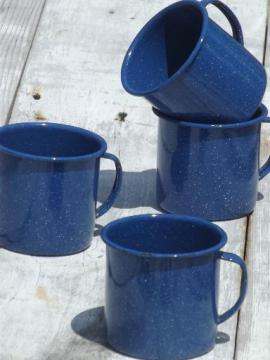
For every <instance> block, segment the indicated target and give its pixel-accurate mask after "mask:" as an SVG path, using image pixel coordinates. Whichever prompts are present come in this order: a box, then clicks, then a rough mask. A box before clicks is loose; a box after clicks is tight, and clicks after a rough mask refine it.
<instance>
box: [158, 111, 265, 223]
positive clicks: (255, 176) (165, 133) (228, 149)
mask: <svg viewBox="0 0 270 360" xmlns="http://www.w3.org/2000/svg"><path fill="white" fill-rule="evenodd" d="M153 110H154V113H155V114H156V115H157V116H158V117H159V121H158V153H157V188H156V195H157V203H158V205H159V207H160V208H161V209H162V210H163V211H166V212H169V213H176V214H186V215H192V216H199V217H203V218H205V219H208V220H212V221H218V220H231V219H236V218H240V217H243V216H247V215H249V214H250V213H251V212H253V210H254V207H255V205H256V200H257V189H258V181H259V180H261V179H263V178H264V177H265V176H266V175H267V174H269V172H270V158H269V159H268V161H267V162H266V164H265V165H264V166H263V167H261V168H259V160H260V136H261V123H263V122H266V123H269V122H270V120H269V118H267V113H268V112H267V109H266V107H265V106H264V105H261V106H260V107H259V109H258V111H257V113H256V114H255V115H254V117H253V118H252V119H251V120H248V121H242V122H239V123H226V124H222V125H221V124H213V123H212V122H209V121H207V119H205V118H202V119H201V121H197V122H194V121H193V122H191V121H185V119H184V117H183V118H181V119H179V118H175V117H169V116H167V115H164V114H162V113H161V112H160V111H158V110H155V109H153Z"/></svg>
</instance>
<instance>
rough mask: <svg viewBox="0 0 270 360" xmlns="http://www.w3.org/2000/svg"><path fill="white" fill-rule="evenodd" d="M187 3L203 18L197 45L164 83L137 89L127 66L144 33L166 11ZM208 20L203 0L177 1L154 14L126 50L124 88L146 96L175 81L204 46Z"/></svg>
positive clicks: (123, 76)
mask: <svg viewBox="0 0 270 360" xmlns="http://www.w3.org/2000/svg"><path fill="white" fill-rule="evenodd" d="M185 5H190V6H193V7H196V8H197V9H198V10H199V11H200V12H201V15H202V20H203V22H202V29H201V33H200V36H199V37H198V40H197V42H196V45H195V46H194V48H193V50H192V52H191V53H190V55H189V56H188V58H187V59H186V60H185V62H184V63H183V64H182V65H181V66H180V67H179V69H178V70H177V71H176V72H175V73H174V74H173V75H172V76H171V77H169V78H168V79H167V80H166V81H164V82H163V83H162V84H160V85H159V86H155V87H154V88H152V89H151V90H143V91H135V90H134V89H133V88H131V87H130V86H129V85H128V81H127V80H126V68H127V67H128V66H129V65H128V63H129V58H130V56H131V55H132V53H133V51H134V49H135V47H136V46H137V44H138V42H140V41H141V39H142V38H143V36H144V33H145V32H146V31H148V30H149V27H151V26H152V25H154V24H155V23H156V22H158V21H159V20H160V19H161V18H162V17H163V16H164V15H166V13H167V12H168V11H170V10H171V9H174V8H177V7H181V6H185ZM208 21H209V18H208V13H207V10H206V8H205V7H204V6H203V5H202V4H201V1H194V0H182V1H178V2H175V3H173V4H171V5H169V6H167V7H165V8H164V9H162V10H161V11H159V12H158V13H157V14H156V15H154V16H153V17H152V18H151V19H150V20H149V21H148V22H147V23H146V24H145V25H144V26H143V28H142V29H141V30H140V31H139V32H138V34H137V35H136V36H135V38H134V39H133V41H132V43H131V45H130V46H129V48H128V50H127V52H126V55H125V57H124V60H123V63H122V68H121V82H122V85H123V87H124V89H125V90H126V91H127V92H128V93H130V94H132V95H135V96H144V95H151V94H153V93H155V92H157V91H159V90H162V89H163V88H165V87H166V86H167V85H168V84H170V83H171V82H173V81H174V79H175V78H177V77H178V76H179V75H181V74H182V73H183V72H184V71H185V70H186V69H187V68H188V67H189V66H190V64H191V63H192V62H193V60H194V59H195V58H196V56H197V55H198V52H199V50H200V48H201V47H202V44H203V41H204V38H205V35H206V32H207V25H208Z"/></svg>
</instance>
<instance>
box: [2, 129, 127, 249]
mask: <svg viewBox="0 0 270 360" xmlns="http://www.w3.org/2000/svg"><path fill="white" fill-rule="evenodd" d="M106 148H107V144H106V142H105V140H104V139H102V138H101V137H100V136H98V135H97V134H95V133H93V132H90V131H87V130H84V129H80V128H76V127H73V126H67V125H60V124H53V123H20V124H14V125H7V126H4V127H2V128H0V204H1V209H0V231H1V238H0V239H1V240H0V241H1V245H2V246H3V247H4V248H6V249H8V250H12V251H15V252H20V253H24V254H30V255H44V256H60V255H68V254H73V253H77V252H80V251H82V250H84V249H86V248H87V247H89V245H90V242H91V239H92V234H93V230H94V224H95V217H96V216H100V215H102V214H104V213H105V212H106V211H108V210H109V208H110V207H111V206H112V203H113V201H114V199H115V197H116V195H117V194H118V192H119V189H120V185H121V178H122V173H121V165H120V163H119V160H118V159H117V158H116V157H115V156H114V155H111V154H108V153H106ZM100 158H106V159H111V160H112V161H113V162H114V163H115V165H116V169H117V175H116V179H115V183H114V187H113V190H112V193H111V195H110V196H109V198H108V200H107V201H105V203H104V204H103V205H101V207H100V208H98V209H96V199H97V191H98V175H99V164H100Z"/></svg>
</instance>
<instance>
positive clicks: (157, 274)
mask: <svg viewBox="0 0 270 360" xmlns="http://www.w3.org/2000/svg"><path fill="white" fill-rule="evenodd" d="M102 238H103V240H104V242H105V243H106V245H107V265H106V300H105V318H106V324H107V335H108V343H109V344H110V345H111V346H112V347H113V348H114V349H115V350H116V351H118V352H120V353H123V354H126V355H129V356H133V357H136V358H141V359H149V360H182V359H189V358H193V357H196V356H200V355H202V354H204V353H206V352H208V351H210V350H211V349H213V347H214V346H215V340H216V336H217V325H218V324H220V323H222V322H223V321H225V320H227V319H228V318H229V317H231V316H232V315H233V314H234V313H235V312H237V311H238V310H239V308H240V306H241V304H242V302H243V300H244V298H245V294H246V290H247V270H246V266H245V263H244V261H243V260H242V259H241V258H239V257H238V256H237V255H234V254H230V253H225V252H223V251H221V250H220V249H221V248H222V247H223V246H224V245H225V243H226V241H227V237H226V234H225V232H224V231H223V230H222V229H221V228H220V227H218V226H217V225H214V224H211V223H210V222H208V221H205V220H202V219H198V218H192V217H187V216H178V215H167V214H162V215H139V216H131V217H127V218H123V219H119V220H116V221H114V222H112V223H110V224H108V225H107V226H106V227H105V228H104V229H103V231H102ZM220 260H225V261H229V262H234V263H236V264H238V265H239V266H240V267H241V269H242V272H243V276H242V283H241V290H240V296H239V299H238V300H237V301H236V303H235V305H234V306H233V307H232V308H231V309H230V310H228V311H226V312H225V313H224V314H222V315H218V310H217V299H218V288H219V263H220ZM232 286H233V284H232Z"/></svg>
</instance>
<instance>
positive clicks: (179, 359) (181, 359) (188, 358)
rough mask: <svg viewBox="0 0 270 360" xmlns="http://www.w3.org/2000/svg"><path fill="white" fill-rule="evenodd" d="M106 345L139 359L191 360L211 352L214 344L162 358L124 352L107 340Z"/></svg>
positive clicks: (122, 353)
mask: <svg viewBox="0 0 270 360" xmlns="http://www.w3.org/2000/svg"><path fill="white" fill-rule="evenodd" d="M108 345H109V346H110V348H111V350H113V351H115V352H117V353H118V354H121V355H125V356H129V357H130V358H136V359H141V360H192V359H196V358H198V357H201V356H204V355H206V354H208V353H209V352H211V351H212V350H213V349H214V348H215V345H214V346H211V347H210V348H208V349H207V350H205V351H203V352H200V353H196V354H194V355H192V356H184V357H182V356H179V357H175V356H174V357H166V358H165V357H163V356H162V358H159V357H156V356H155V355H153V356H151V355H149V356H146V355H143V354H142V355H140V354H137V353H133V354H131V353H128V352H125V351H121V350H119V349H117V347H115V346H114V345H113V344H111V343H110V342H109V340H108Z"/></svg>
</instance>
